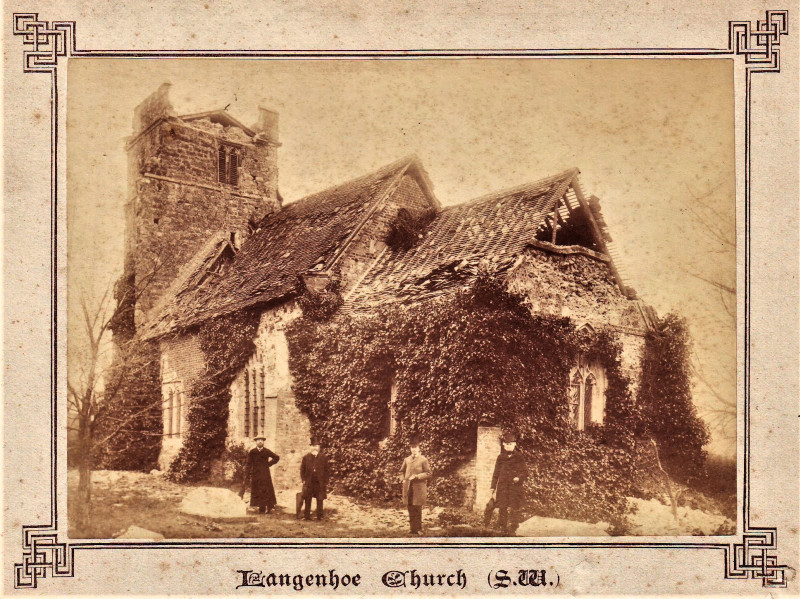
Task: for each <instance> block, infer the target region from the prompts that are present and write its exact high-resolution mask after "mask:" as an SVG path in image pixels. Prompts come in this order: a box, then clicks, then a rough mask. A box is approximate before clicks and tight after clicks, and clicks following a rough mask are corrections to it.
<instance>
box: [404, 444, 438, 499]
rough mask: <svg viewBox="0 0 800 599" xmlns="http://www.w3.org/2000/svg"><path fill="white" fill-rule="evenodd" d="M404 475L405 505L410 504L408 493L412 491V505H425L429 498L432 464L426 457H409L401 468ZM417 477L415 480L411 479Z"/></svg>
mask: <svg viewBox="0 0 800 599" xmlns="http://www.w3.org/2000/svg"><path fill="white" fill-rule="evenodd" d="M400 474H402V475H403V505H407V504H408V492H409V490H411V505H425V500H426V499H427V498H428V479H429V478H430V477H431V464H430V462H428V458H426V457H425V456H424V455H420V456H417V457H414V456H413V455H410V456H408V457H407V458H406V459H405V460H403V465H402V466H400ZM412 476H415V478H414V480H411V477H412Z"/></svg>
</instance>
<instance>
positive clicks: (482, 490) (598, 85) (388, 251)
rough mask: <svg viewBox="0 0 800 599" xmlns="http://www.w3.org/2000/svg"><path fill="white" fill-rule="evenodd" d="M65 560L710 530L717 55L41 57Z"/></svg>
mask: <svg viewBox="0 0 800 599" xmlns="http://www.w3.org/2000/svg"><path fill="white" fill-rule="evenodd" d="M66 130H67V145H66V148H67V183H66V185H67V198H68V201H67V290H68V302H67V350H68V354H67V380H68V394H67V400H66V401H67V402H68V408H67V429H68V434H67V455H68V496H67V502H68V526H69V536H70V538H75V539H81V538H93V539H151V540H152V539H195V538H211V537H213V538H276V539H277V538H340V539H342V538H345V539H346V538H397V539H400V540H402V539H404V538H405V539H408V538H415V539H419V538H420V537H425V538H430V537H454V538H460V537H522V538H538V537H609V536H615V537H620V536H622V537H625V536H627V537H642V536H646V537H685V536H707V537H710V536H720V535H733V534H735V533H736V531H737V513H738V508H737V506H738V503H737V343H736V339H737V283H736V281H737V277H736V248H737V246H736V226H735V225H736V213H735V192H736V179H735V164H734V162H735V161H734V71H733V64H732V62H731V61H729V60H713V59H706V60H688V59H686V60H674V59H672V60H656V59H650V60H646V61H644V60H636V59H629V60H619V59H618V60H603V59H570V60H567V59H561V60H547V59H492V60H479V59H476V58H465V59H438V60H437V59H415V60H376V59H371V60H337V59H329V60H244V59H233V58H230V59H216V60H211V59H188V58H185V59H171V60H152V59H142V60H136V61H133V60H121V59H91V58H83V59H82V58H79V59H72V60H71V61H70V62H69V93H68V94H67V118H66Z"/></svg>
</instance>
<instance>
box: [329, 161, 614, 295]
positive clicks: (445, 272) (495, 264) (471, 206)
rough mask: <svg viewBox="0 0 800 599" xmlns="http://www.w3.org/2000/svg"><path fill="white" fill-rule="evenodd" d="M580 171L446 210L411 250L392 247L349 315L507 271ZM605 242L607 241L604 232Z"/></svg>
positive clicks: (571, 248) (364, 284) (368, 277)
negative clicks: (488, 270) (484, 269)
mask: <svg viewBox="0 0 800 599" xmlns="http://www.w3.org/2000/svg"><path fill="white" fill-rule="evenodd" d="M578 174H579V171H578V169H570V170H567V171H564V172H562V173H559V174H558V175H555V176H552V177H547V178H545V179H541V180H539V181H536V182H534V183H529V184H526V185H522V186H519V187H515V188H513V189H508V190H505V191H500V192H496V193H493V194H490V195H487V196H483V197H480V198H477V199H475V200H472V201H471V202H467V203H465V204H460V205H456V206H451V207H448V208H445V209H444V210H442V211H441V212H440V213H439V214H438V215H437V216H436V218H435V219H434V220H433V221H432V222H431V223H430V224H429V225H428V226H427V228H426V229H425V230H424V231H423V233H422V236H421V239H420V241H419V242H418V243H417V244H416V245H415V246H413V247H411V248H409V249H398V248H394V249H393V248H387V249H386V250H385V251H384V253H383V254H382V256H380V258H379V259H378V260H377V261H376V262H375V264H374V265H373V266H372V267H371V269H370V270H369V272H368V273H367V274H366V275H365V276H364V277H363V278H362V280H361V281H360V283H359V285H358V286H357V287H356V288H354V289H353V290H352V292H351V293H350V294H349V295H348V296H347V298H346V305H345V309H346V310H358V309H362V308H363V309H368V308H372V307H374V306H377V305H379V304H382V303H387V302H397V301H400V302H402V301H404V300H409V299H410V300H413V301H417V300H421V299H425V298H426V297H431V296H435V295H438V294H439V293H441V292H442V291H443V290H445V289H448V288H453V287H457V286H462V285H466V284H467V283H468V282H469V281H471V280H472V278H473V277H474V276H475V275H476V274H477V273H478V271H479V269H480V268H481V267H482V266H487V267H489V268H491V269H493V270H495V271H503V270H507V269H508V268H510V267H511V266H513V265H514V264H515V262H516V261H517V260H518V259H519V258H520V257H521V255H522V253H523V251H524V250H526V249H527V248H529V247H531V246H544V245H547V246H551V244H544V243H541V242H537V241H536V235H537V230H538V229H539V228H540V227H541V226H542V224H543V223H544V222H545V219H546V218H547V217H548V216H551V215H552V214H553V212H554V210H555V206H556V201H557V200H558V199H560V198H562V197H563V196H564V195H565V194H566V193H567V190H568V189H569V188H570V186H571V185H577V180H576V177H577V175H578ZM599 234H600V236H601V237H606V235H607V233H606V231H605V230H604V228H600V230H599ZM551 247H552V249H553V250H555V251H561V252H563V251H574V252H580V253H584V254H588V255H592V256H594V257H596V258H598V259H601V260H603V261H606V262H608V261H609V259H608V258H607V257H606V256H604V255H602V254H599V253H597V252H593V251H591V250H589V249H586V248H580V247H577V246H569V248H565V247H561V246H551Z"/></svg>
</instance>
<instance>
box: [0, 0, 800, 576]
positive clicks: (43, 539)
mask: <svg viewBox="0 0 800 599" xmlns="http://www.w3.org/2000/svg"><path fill="white" fill-rule="evenodd" d="M75 29H76V23H75V21H41V20H39V14H38V13H13V34H14V35H15V36H20V37H21V39H22V45H23V71H24V72H25V73H45V74H49V75H50V95H51V98H50V99H51V115H50V116H51V121H50V122H51V129H50V153H51V164H50V200H51V202H50V219H51V221H50V235H51V247H50V252H51V261H52V262H51V269H50V291H51V320H50V325H51V337H50V340H51V352H52V353H51V370H50V376H51V383H50V394H51V397H50V411H51V426H52V430H51V432H52V434H51V441H50V457H51V479H50V485H51V486H50V500H51V506H50V522H49V523H47V524H32V525H23V526H22V561H21V562H18V563H15V565H14V588H16V589H31V588H37V586H38V581H39V579H40V578H47V576H48V573H49V574H50V575H51V576H53V577H73V576H74V574H75V571H74V561H75V550H76V549H82V550H95V549H113V548H124V549H158V548H177V549H184V548H187V549H188V548H194V549H198V548H202V549H231V548H243V549H247V548H262V549H263V548H267V547H276V548H283V549H292V548H297V549H317V548H326V549H330V548H347V549H357V548H395V547H402V548H420V549H425V548H434V549H435V548H447V547H457V548H460V549H461V548H466V549H472V548H515V549H524V548H531V549H533V548H536V549H544V548H612V547H613V548H636V549H639V548H654V549H665V548H668V549H685V548H692V549H715V550H720V551H722V552H723V554H724V562H725V569H724V578H725V579H741V580H748V579H753V580H756V579H760V580H761V582H762V586H763V587H771V588H785V587H786V586H787V582H788V578H789V571H790V570H793V569H792V568H791V567H790V566H788V565H786V564H780V563H779V562H778V557H777V555H776V553H777V545H778V541H777V529H776V528H769V527H762V526H751V521H750V497H749V487H750V350H749V348H750V285H751V277H750V265H751V260H750V229H751V221H750V199H751V191H750V176H751V149H750V133H751V100H752V89H751V82H752V76H753V75H754V74H757V73H778V72H780V48H779V46H780V41H781V37H782V36H784V35H788V33H789V11H788V10H767V11H766V16H765V18H764V19H763V20H757V21H756V23H755V25H754V24H753V23H752V22H750V21H729V22H728V47H727V48H641V49H624V48H609V49H601V48H589V49H472V50H469V49H468V50H444V49H434V50H374V51H373V50H300V51H292V50H272V51H261V50H234V51H211V50H136V51H131V50H127V51H126V50H79V49H77V48H76V35H75ZM725 56H727V57H731V58H733V57H736V56H744V59H745V60H744V71H745V144H744V145H745V149H744V151H745V161H744V162H745V172H744V187H745V204H744V215H745V230H744V373H743V376H744V378H743V381H744V405H743V418H744V432H743V436H744V439H743V442H744V452H743V453H744V455H743V460H744V467H743V485H742V486H743V489H742V531H741V533H742V538H741V542H735V539H734V541H733V542H702V541H700V542H697V543H694V542H687V541H677V542H640V543H637V542H631V541H621V542H606V541H600V542H588V541H581V542H574V543H572V542H563V541H559V542H552V543H550V542H546V541H535V542H525V543H520V542H507V541H503V542H491V541H485V542H480V543H477V542H462V541H455V540H454V541H452V542H437V541H417V542H386V541H377V540H376V541H374V542H372V541H369V542H366V541H364V542H346V543H343V542H336V541H332V542H319V541H313V542H308V541H293V540H289V539H281V540H274V541H269V540H264V541H253V540H249V541H224V540H222V541H149V542H146V543H142V542H135V541H134V542H123V541H119V540H109V541H94V540H92V541H68V542H59V540H58V522H59V520H58V516H59V514H58V506H57V492H58V491H57V487H58V484H57V482H58V480H57V477H58V451H57V449H58V416H57V414H58V403H57V400H58V389H57V382H56V381H57V374H58V373H57V363H56V362H57V360H56V356H57V351H58V334H57V323H58V300H57V295H56V292H57V289H56V280H57V279H56V276H57V251H58V234H57V224H58V212H57V204H58V202H57V200H58V185H57V176H58V159H59V156H58V126H59V124H58V117H59V115H58V94H59V87H58V61H59V59H60V58H62V57H63V58H69V57H76V58H77V57H92V58H179V57H191V58H245V57H246V58H283V59H312V58H340V59H362V58H363V59H368V58H373V59H374V58H380V59H413V58H459V57H464V58H468V57H486V58H533V57H544V58H546V57H553V58H555V57H562V58H593V57H602V58H611V59H613V58H665V57H667V58H692V57H725Z"/></svg>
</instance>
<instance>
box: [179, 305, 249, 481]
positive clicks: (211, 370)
mask: <svg viewBox="0 0 800 599" xmlns="http://www.w3.org/2000/svg"><path fill="white" fill-rule="evenodd" d="M259 315H260V313H259V312H258V311H243V312H237V313H234V314H231V315H227V316H223V317H220V318H216V319H213V320H209V321H207V322H205V323H203V324H201V325H200V327H199V329H198V330H197V332H196V334H197V336H198V337H199V340H200V348H201V349H202V351H203V358H204V361H205V372H204V374H203V375H202V376H200V377H198V378H197V379H196V380H194V381H192V383H191V384H190V385H189V388H188V389H187V392H188V393H187V395H188V397H189V398H190V403H189V410H188V412H187V417H186V418H187V422H188V425H189V428H188V431H187V432H186V435H185V436H184V439H183V445H182V446H181V449H180V451H179V452H178V455H177V456H175V459H174V460H173V461H172V463H171V464H170V467H169V473H168V476H169V477H170V478H171V479H172V480H175V481H178V482H184V481H197V480H202V479H204V478H206V477H208V475H209V473H210V472H211V469H212V466H213V465H214V462H215V461H216V460H219V459H220V457H221V456H222V454H223V452H224V451H225V439H226V437H227V435H228V409H229V408H228V406H229V404H230V401H231V390H230V386H231V383H232V382H233V379H234V378H235V377H236V375H237V374H238V373H239V371H240V370H241V369H242V368H243V367H244V365H245V363H246V362H247V359H248V358H249V357H250V356H251V355H252V354H253V352H254V351H255V344H254V343H253V341H254V339H255V337H256V332H257V330H258V323H259Z"/></svg>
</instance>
